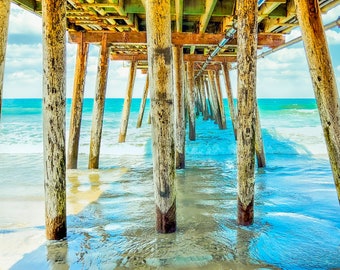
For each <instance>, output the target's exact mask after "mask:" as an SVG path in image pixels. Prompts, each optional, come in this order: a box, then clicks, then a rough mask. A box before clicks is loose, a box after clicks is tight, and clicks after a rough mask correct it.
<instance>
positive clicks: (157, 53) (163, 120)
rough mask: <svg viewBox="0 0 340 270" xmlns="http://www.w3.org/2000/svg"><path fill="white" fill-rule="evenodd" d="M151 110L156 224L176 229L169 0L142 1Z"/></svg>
mask: <svg viewBox="0 0 340 270" xmlns="http://www.w3.org/2000/svg"><path fill="white" fill-rule="evenodd" d="M145 9H146V21H147V23H146V25H147V43H148V66H149V76H150V97H151V113H152V123H151V124H152V141H153V142H152V152H153V178H154V189H155V202H156V220H157V222H156V228H157V231H158V232H160V233H171V232H174V231H176V189H175V140H174V100H173V91H172V90H173V78H172V44H171V13H170V0H149V1H145Z"/></svg>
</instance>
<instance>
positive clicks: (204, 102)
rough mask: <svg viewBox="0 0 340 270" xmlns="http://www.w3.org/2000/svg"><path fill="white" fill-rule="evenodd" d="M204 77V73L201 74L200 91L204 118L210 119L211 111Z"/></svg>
mask: <svg viewBox="0 0 340 270" xmlns="http://www.w3.org/2000/svg"><path fill="white" fill-rule="evenodd" d="M204 87H205V86H204V78H203V75H201V76H199V91H200V93H201V101H202V107H203V108H202V109H203V120H208V118H209V112H208V106H207V97H206V94H205V90H204Z"/></svg>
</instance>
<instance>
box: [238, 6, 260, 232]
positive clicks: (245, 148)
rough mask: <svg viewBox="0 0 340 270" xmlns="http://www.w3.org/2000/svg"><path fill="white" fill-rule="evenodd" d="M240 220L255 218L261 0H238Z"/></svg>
mask: <svg viewBox="0 0 340 270" xmlns="http://www.w3.org/2000/svg"><path fill="white" fill-rule="evenodd" d="M237 14H238V17H237V19H238V28H237V29H238V32H237V43H238V51H237V63H238V72H239V73H238V91H237V94H238V95H237V96H238V117H237V119H238V129H237V157H238V164H237V167H238V174H237V179H238V224H240V225H246V226H247V225H251V224H252V223H253V220H254V183H255V179H254V167H255V120H256V119H255V118H256V117H255V113H256V111H255V109H256V107H255V106H256V52H257V15H258V7H257V0H249V1H238V5H237Z"/></svg>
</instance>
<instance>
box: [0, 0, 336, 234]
mask: <svg viewBox="0 0 340 270" xmlns="http://www.w3.org/2000/svg"><path fill="white" fill-rule="evenodd" d="M11 2H12V3H15V4H17V5H19V6H21V7H22V8H24V9H26V10H29V11H31V12H34V13H36V14H37V15H38V16H41V17H42V20H43V25H44V28H43V54H44V62H43V64H44V73H43V84H44V85H43V89H44V91H43V95H44V96H43V99H44V104H43V114H44V164H45V167H44V168H45V169H44V179H45V197H46V199H45V200H46V232H47V233H46V235H47V238H48V239H62V238H64V237H65V236H66V233H67V230H66V199H65V193H66V190H65V187H66V183H65V182H66V169H75V168H77V159H78V146H79V136H80V134H81V118H82V107H83V96H84V84H85V77H86V65H87V55H88V48H89V45H90V44H94V45H96V46H99V47H100V54H99V56H98V57H99V61H98V73H97V84H96V90H95V91H96V94H95V100H94V107H93V118H92V129H91V141H90V150H89V153H90V154H89V163H88V168H89V169H98V168H100V166H99V165H100V145H101V134H102V128H103V116H104V105H105V93H106V84H107V77H108V66H109V62H110V61H118V60H119V61H130V62H131V66H130V76H129V81H128V82H127V90H126V97H125V102H124V109H123V112H122V122H121V130H120V134H119V138H118V141H119V142H120V143H123V142H124V141H125V138H126V136H128V133H127V130H128V121H129V113H130V105H131V99H132V97H133V87H134V79H135V74H136V70H137V69H143V71H145V73H147V75H146V76H148V77H147V80H146V85H145V89H144V95H143V99H142V104H141V107H140V114H139V119H138V123H137V127H140V126H141V122H142V119H143V114H144V108H145V100H146V98H147V95H148V92H149V93H150V100H151V113H150V121H151V124H152V125H151V129H152V141H153V143H152V147H153V148H152V152H153V178H154V185H155V208H156V214H155V216H156V229H157V231H158V232H160V233H170V232H174V231H176V224H177V221H176V181H175V170H176V168H177V169H184V168H185V140H186V134H188V139H190V140H195V139H196V136H197V134H196V121H195V119H196V117H197V115H201V116H202V117H203V119H204V120H208V119H209V118H210V119H213V120H214V121H215V122H216V124H217V125H218V128H220V129H225V128H230V127H227V126H226V122H227V121H226V113H225V112H226V109H227V108H224V103H223V93H222V90H221V89H222V87H221V83H223V84H224V88H225V89H226V91H227V92H226V96H227V98H228V106H229V111H230V117H231V122H232V127H231V128H232V129H233V131H234V135H235V139H237V158H238V166H237V169H238V176H237V178H238V179H237V181H238V199H237V200H238V210H237V211H238V214H237V216H238V223H239V224H240V225H251V224H252V223H253V221H254V183H255V181H256V179H255V163H256V161H255V157H257V165H258V166H259V167H263V166H265V164H266V159H265V155H264V149H265V147H264V145H263V141H262V134H261V124H260V115H259V111H258V107H257V99H256V69H257V68H256V67H257V63H256V62H257V50H258V49H262V48H264V47H268V48H271V49H275V48H279V47H281V46H284V44H285V35H286V34H287V33H289V32H290V31H291V30H292V29H294V28H295V27H298V26H300V27H301V30H302V38H303V41H304V46H305V51H306V56H307V59H308V63H309V68H310V71H311V79H312V82H313V88H314V92H315V97H316V100H317V104H318V108H319V111H320V119H321V123H322V127H323V131H324V136H325V141H326V144H327V148H328V152H329V158H330V163H331V167H332V171H333V176H334V182H335V186H336V189H337V193H338V198H339V200H340V104H339V97H338V90H337V88H336V81H335V75H334V71H333V67H332V64H331V59H330V54H329V51H328V45H327V41H326V38H325V29H324V27H323V25H322V21H321V13H322V12H327V11H328V10H330V9H332V8H333V7H335V6H337V5H339V4H340V0H320V1H318V0H310V1H309V0H308V1H306V0H294V1H293V0H270V1H269V0H249V1H236V0H225V1H217V0H197V1H184V0H172V1H170V0H157V1H156V0H100V1H99V0H67V1H65V0H43V1H41V0H30V1H27V0H12V1H10V0H2V1H1V2H0V35H1V42H0V115H1V99H2V92H3V76H4V68H5V66H4V63H5V54H6V42H7V29H8V20H9V7H10V3H11ZM66 34H68V39H69V41H70V42H72V43H76V44H78V52H77V63H76V69H75V76H74V90H73V91H74V93H73V98H72V110H71V123H70V132H69V138H68V153H66V151H65V149H66V147H65V145H66V142H65V141H66V140H65V129H66V128H65V112H66V109H65V106H66V102H65V99H66V94H65V69H66V61H65V47H66V44H65V43H66ZM231 64H234V65H237V69H238V81H237V100H238V104H237V109H235V108H234V102H233V93H232V91H233V89H231V83H230V77H229V70H230V67H231ZM220 76H223V79H222V80H221V78H220ZM185 111H187V112H188V114H187V115H188V132H187V131H186V123H185V121H186V117H185ZM235 211H236V210H235Z"/></svg>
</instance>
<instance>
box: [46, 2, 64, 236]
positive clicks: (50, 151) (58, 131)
mask: <svg viewBox="0 0 340 270" xmlns="http://www.w3.org/2000/svg"><path fill="white" fill-rule="evenodd" d="M42 21H43V145H44V185H45V223H46V237H47V239H48V240H59V239H62V238H64V237H66V166H65V165H66V156H65V129H66V127H65V115H66V68H65V64H66V1H63V0H45V1H43V2H42Z"/></svg>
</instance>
